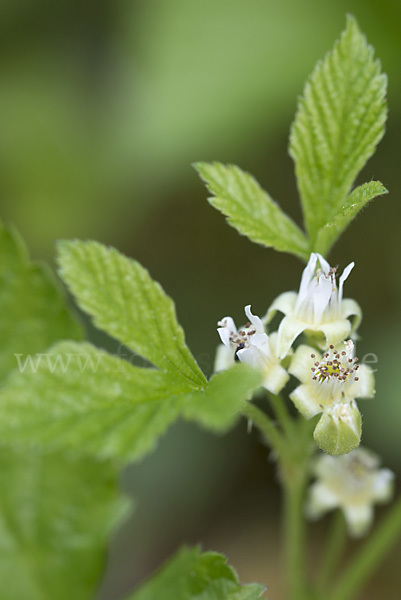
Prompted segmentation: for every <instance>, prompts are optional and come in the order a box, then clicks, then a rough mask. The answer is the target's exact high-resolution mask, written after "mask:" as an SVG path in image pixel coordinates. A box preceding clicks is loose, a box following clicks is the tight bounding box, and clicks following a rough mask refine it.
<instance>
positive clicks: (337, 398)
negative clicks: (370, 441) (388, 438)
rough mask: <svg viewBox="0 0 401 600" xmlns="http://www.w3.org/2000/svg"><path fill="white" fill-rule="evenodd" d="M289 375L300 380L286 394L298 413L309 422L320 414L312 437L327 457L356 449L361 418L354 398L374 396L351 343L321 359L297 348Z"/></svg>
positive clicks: (365, 368) (370, 375)
mask: <svg viewBox="0 0 401 600" xmlns="http://www.w3.org/2000/svg"><path fill="white" fill-rule="evenodd" d="M288 371H289V373H290V374H291V375H294V376H295V377H297V378H298V379H299V380H300V381H301V385H299V386H298V387H297V388H295V390H294V391H293V392H292V393H291V394H290V398H291V400H292V401H293V402H294V404H295V406H296V407H297V409H298V410H299V412H300V413H301V414H302V415H303V416H304V417H305V418H306V419H311V418H312V417H314V416H315V415H317V414H319V413H323V415H322V417H321V418H320V420H319V422H318V424H317V426H316V428H315V431H314V438H315V440H316V442H317V443H318V444H319V446H320V447H321V448H322V449H323V450H325V451H326V452H328V453H329V454H343V453H345V452H349V451H350V450H352V449H353V448H356V447H357V446H358V444H359V441H360V437H361V417H360V413H359V410H358V407H357V405H356V403H355V398H369V397H372V396H373V395H374V392H375V390H374V377H373V372H372V370H371V369H370V368H369V367H368V366H367V365H358V359H357V358H356V357H355V356H354V344H353V342H352V341H351V340H348V341H347V342H342V343H341V345H339V347H338V349H336V348H334V346H333V345H331V346H330V348H329V350H328V351H327V352H325V353H324V355H323V356H322V355H321V354H319V352H317V351H316V350H314V349H313V348H311V347H310V346H305V345H301V346H299V347H298V348H297V350H296V352H295V354H294V357H293V359H292V361H291V365H290V368H289V370H288Z"/></svg>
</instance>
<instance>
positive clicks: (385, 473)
mask: <svg viewBox="0 0 401 600" xmlns="http://www.w3.org/2000/svg"><path fill="white" fill-rule="evenodd" d="M393 482H394V473H393V472H392V471H390V469H380V471H378V473H377V474H376V476H375V478H374V481H373V490H372V491H373V496H372V500H374V501H375V502H387V500H390V498H391V497H392V495H393V492H394V483H393Z"/></svg>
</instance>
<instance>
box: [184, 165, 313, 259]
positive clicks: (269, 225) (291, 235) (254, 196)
mask: <svg viewBox="0 0 401 600" xmlns="http://www.w3.org/2000/svg"><path fill="white" fill-rule="evenodd" d="M195 168H196V170H197V171H198V173H199V175H200V176H201V177H202V179H203V180H204V181H205V183H206V185H207V187H208V190H209V191H210V192H211V193H212V194H213V195H214V197H212V198H210V199H209V201H210V204H211V205H212V206H214V207H215V208H217V209H218V210H219V211H220V212H222V213H223V215H225V216H226V217H227V220H228V223H229V224H230V225H232V226H233V227H235V229H237V230H238V231H239V233H241V234H243V235H246V236H247V237H248V238H249V239H250V240H251V241H252V242H257V243H258V244H262V245H263V246H268V247H270V246H272V247H273V248H275V250H280V251H281V252H290V253H292V254H295V255H296V256H298V257H300V258H302V259H303V260H307V258H308V256H309V244H308V240H307V238H306V237H305V235H304V233H303V232H302V231H301V229H299V227H298V226H297V225H296V224H295V223H294V221H293V220H292V219H290V217H288V216H287V215H286V214H285V213H284V212H283V211H282V210H281V208H280V207H279V205H278V204H277V203H276V202H274V200H272V199H271V198H270V196H269V195H268V194H267V192H265V191H264V190H263V189H262V188H261V187H260V185H259V184H258V182H257V181H256V179H254V178H253V177H252V176H251V175H249V173H245V172H244V171H241V169H240V168H239V167H236V166H234V165H227V166H226V165H223V164H221V163H213V164H207V163H197V164H195Z"/></svg>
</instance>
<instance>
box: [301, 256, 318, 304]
mask: <svg viewBox="0 0 401 600" xmlns="http://www.w3.org/2000/svg"><path fill="white" fill-rule="evenodd" d="M317 256H318V255H317V254H315V252H312V254H311V255H310V257H309V261H308V264H307V265H306V267H305V269H304V270H303V273H302V277H301V285H300V286H299V292H298V304H302V302H303V301H304V300H305V298H306V297H307V296H308V289H309V284H310V282H311V280H312V279H313V277H314V275H315V269H316V263H317Z"/></svg>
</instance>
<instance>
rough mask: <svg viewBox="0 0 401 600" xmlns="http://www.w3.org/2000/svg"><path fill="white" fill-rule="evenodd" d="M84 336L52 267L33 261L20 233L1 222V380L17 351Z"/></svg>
mask: <svg viewBox="0 0 401 600" xmlns="http://www.w3.org/2000/svg"><path fill="white" fill-rule="evenodd" d="M80 337H81V330H80V328H79V327H78V325H77V323H76V322H75V321H74V320H73V318H72V316H71V315H70V314H69V312H68V310H67V308H66V305H65V298H64V296H63V294H62V293H61V290H59V289H58V286H57V282H56V280H55V278H54V277H53V276H52V273H51V272H50V269H47V268H46V267H45V266H39V265H38V264H35V263H33V262H31V261H30V260H29V257H28V255H27V251H26V248H25V246H24V244H23V242H22V240H21V239H20V237H19V236H18V234H17V233H16V232H15V231H14V230H11V229H6V228H5V227H3V225H1V224H0V339H1V350H0V380H3V379H4V378H5V376H6V375H7V374H8V372H9V371H10V370H11V369H13V368H15V367H16V366H17V360H16V359H17V358H18V356H16V355H18V354H21V353H35V352H38V351H40V350H43V349H44V348H46V347H47V346H50V345H51V344H52V343H54V342H55V341H56V340H58V339H60V338H70V339H79V338H80Z"/></svg>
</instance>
